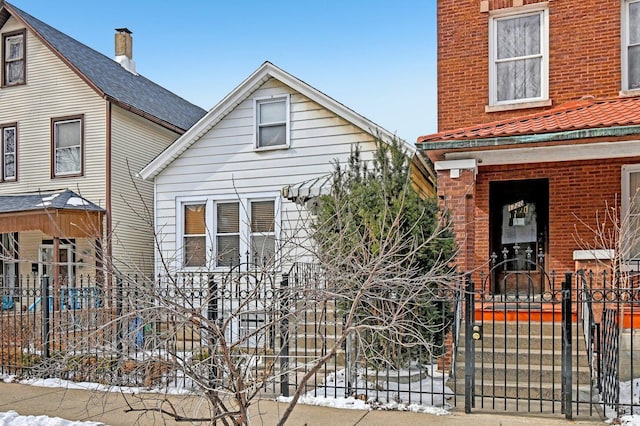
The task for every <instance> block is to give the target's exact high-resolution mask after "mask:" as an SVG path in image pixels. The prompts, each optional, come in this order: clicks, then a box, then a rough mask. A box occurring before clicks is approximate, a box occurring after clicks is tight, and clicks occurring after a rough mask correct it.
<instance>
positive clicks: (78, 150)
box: [51, 116, 84, 177]
mask: <svg viewBox="0 0 640 426" xmlns="http://www.w3.org/2000/svg"><path fill="white" fill-rule="evenodd" d="M83 121H84V118H83V117H82V116H77V117H65V118H58V119H52V120H51V123H52V124H51V126H52V141H51V145H52V149H51V152H52V159H51V163H52V177H60V176H79V175H82V169H83V158H82V156H83V145H84V124H83Z"/></svg>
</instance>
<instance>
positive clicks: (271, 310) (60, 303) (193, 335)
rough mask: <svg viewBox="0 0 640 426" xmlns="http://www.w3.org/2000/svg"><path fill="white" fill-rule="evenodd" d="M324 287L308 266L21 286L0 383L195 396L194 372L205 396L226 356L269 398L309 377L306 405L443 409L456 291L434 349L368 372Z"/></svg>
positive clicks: (444, 299) (34, 281)
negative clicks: (336, 401)
mask: <svg viewBox="0 0 640 426" xmlns="http://www.w3.org/2000/svg"><path fill="white" fill-rule="evenodd" d="M325 280H326V277H325V275H324V274H323V273H322V271H320V270H319V269H318V268H317V267H316V266H315V265H312V264H296V265H294V267H293V268H292V269H291V270H290V271H288V273H285V274H280V273H278V272H276V271H272V270H271V271H269V270H266V269H263V268H260V267H257V266H256V267H251V266H250V265H240V266H236V267H234V268H231V269H229V270H225V271H213V272H201V273H200V272H199V273H179V274H172V275H162V276H158V277H155V278H153V279H150V278H145V277H142V276H128V275H127V276H125V275H119V276H116V275H114V276H110V277H104V278H101V279H99V280H96V279H95V278H94V277H77V280H76V282H74V283H72V285H61V284H58V283H56V282H53V281H52V280H50V279H49V278H47V277H36V276H29V277H20V278H19V279H17V280H16V281H15V282H12V283H11V286H2V287H0V293H1V294H2V295H3V307H2V311H1V312H0V330H2V337H1V338H0V373H2V374H5V375H7V374H15V375H19V376H37V377H59V378H63V379H69V380H82V381H94V382H99V383H105V384H110V385H130V386H146V387H154V386H174V387H180V388H188V389H195V388H198V386H200V388H202V385H203V383H196V380H194V375H195V376H197V373H198V371H203V372H204V373H200V377H199V378H200V379H201V378H202V377H203V374H204V377H207V375H208V376H209V379H210V384H211V385H212V386H215V385H219V384H220V383H221V382H220V381H218V382H216V380H224V377H225V374H227V373H225V372H224V371H220V369H222V370H223V368H222V367H219V366H220V365H221V364H215V363H214V362H213V361H212V360H215V359H216V357H218V356H225V354H228V355H229V356H232V357H235V359H236V361H237V362H236V364H235V365H237V366H239V367H238V368H241V369H242V371H243V374H246V377H252V378H255V383H256V385H257V386H259V387H260V388H261V389H262V391H264V392H267V393H268V394H271V395H278V394H282V395H288V394H290V393H292V392H293V390H294V389H295V388H296V387H297V386H298V385H300V383H301V381H300V380H301V378H302V377H303V376H304V375H305V374H311V376H312V377H311V380H309V382H308V383H307V385H306V386H305V389H304V391H305V393H308V395H309V396H312V395H313V396H318V397H321V396H341V397H344V396H355V397H359V398H363V399H366V400H369V401H371V402H372V403H378V402H379V403H384V402H388V403H399V402H404V403H418V404H427V405H443V404H446V403H447V402H448V401H449V398H451V396H452V395H451V392H450V391H449V390H448V388H447V386H446V383H445V381H446V375H444V374H442V373H439V372H438V371H437V370H438V367H437V362H438V357H439V356H440V355H442V354H444V353H445V352H446V351H445V342H449V341H450V339H451V327H449V326H448V325H450V324H451V323H452V322H453V320H454V316H455V315H454V311H457V310H459V308H460V307H461V305H460V304H457V305H456V304H454V303H452V302H453V301H454V300H455V299H456V298H457V297H460V292H459V291H456V289H443V291H442V292H439V293H434V294H433V295H432V296H430V297H431V298H432V300H431V302H432V303H434V304H440V306H441V308H442V309H439V310H438V311H437V312H438V315H441V318H440V320H441V322H442V323H443V324H445V325H446V326H444V327H442V329H441V330H442V331H441V334H440V335H437V336H434V347H437V348H438V349H437V350H434V347H432V348H424V349H416V351H415V360H414V361H413V362H408V363H407V364H406V365H404V366H403V368H391V367H386V366H382V365H377V366H373V365H371V364H370V363H368V362H367V360H366V357H362V356H361V355H362V353H361V352H359V349H360V348H358V347H357V345H356V344H355V340H353V339H352V337H353V336H346V338H343V317H342V312H341V310H340V309H339V308H338V305H339V301H338V300H337V299H336V298H327V297H321V298H320V297H318V294H319V293H318V292H317V291H316V292H314V291H309V289H317V288H322V287H323V286H324V285H325V282H326V281H325ZM5 296H6V297H5ZM456 306H457V308H456ZM214 325H215V327H214ZM338 341H340V342H342V343H340V344H339V345H338V348H337V351H335V353H334V354H333V355H331V356H329V357H328V358H327V360H326V362H324V363H323V364H322V368H319V369H315V368H314V367H315V366H316V364H317V363H318V362H319V360H320V359H322V358H323V357H326V356H327V355H330V353H329V352H330V351H331V348H332V347H333V345H334V344H335V343H336V342H338ZM223 345H226V346H225V348H226V349H229V350H228V352H224V351H223V350H222V346H223ZM214 364H215V365H214ZM310 372H312V373H310Z"/></svg>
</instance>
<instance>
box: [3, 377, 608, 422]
mask: <svg viewBox="0 0 640 426" xmlns="http://www.w3.org/2000/svg"><path fill="white" fill-rule="evenodd" d="M128 404H130V405H131V406H132V407H134V408H142V407H147V408H153V409H165V410H171V409H172V406H173V407H175V408H176V410H178V411H179V412H180V413H181V414H185V415H193V416H197V413H198V412H200V413H205V412H206V406H205V405H206V404H205V403H204V401H203V400H202V398H196V397H193V396H173V395H171V396H168V397H167V401H165V402H164V403H160V402H159V401H158V395H157V394H142V395H122V394H119V393H104V392H97V391H84V390H75V389H60V388H43V387H36V386H27V385H20V384H13V383H2V382H0V412H2V411H9V410H14V411H17V412H18V413H20V414H22V415H47V416H51V417H62V418H65V419H68V420H85V421H86V420H92V421H96V422H103V423H105V424H107V425H111V426H131V425H140V426H147V425H168V426H177V425H183V426H184V425H189V424H196V425H204V424H207V423H206V422H176V421H174V420H171V419H170V418H169V417H167V416H163V415H162V414H161V413H159V412H157V411H151V412H146V413H144V412H137V411H130V412H126V410H127V408H128ZM285 408H286V406H285V404H279V403H276V402H274V401H268V400H261V401H258V402H257V403H256V404H255V406H252V409H251V424H252V425H261V426H262V425H264V426H269V425H275V424H276V422H277V420H278V418H279V416H280V414H281V413H282V412H283V411H284V409H285ZM287 424H289V425H295V426H298V425H300V426H303V425H306V426H314V425H339V426H340V425H344V426H355V425H357V426H374V425H375V426H394V425H397V426H402V425H411V426H417V425H423V424H434V425H435V424H437V425H474V426H482V425H492V426H493V425H505V426H506V425H524V424H526V425H602V424H603V423H602V422H596V421H567V420H564V418H563V417H562V416H561V415H554V416H535V415H526V416H523V415H520V416H513V415H505V414H501V413H486V412H485V413H474V414H469V415H466V414H464V413H460V412H456V411H454V412H453V413H452V414H451V415H449V416H435V415H430V414H421V413H409V412H397V411H377V410H376V411H360V410H339V409H335V408H324V407H313V406H308V405H298V406H297V407H296V408H295V409H294V411H293V414H292V416H291V417H290V419H289V422H288V423H287Z"/></svg>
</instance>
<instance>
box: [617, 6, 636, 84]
mask: <svg viewBox="0 0 640 426" xmlns="http://www.w3.org/2000/svg"><path fill="white" fill-rule="evenodd" d="M621 33H622V90H635V89H640V0H627V1H625V2H624V3H623V12H622V31H621Z"/></svg>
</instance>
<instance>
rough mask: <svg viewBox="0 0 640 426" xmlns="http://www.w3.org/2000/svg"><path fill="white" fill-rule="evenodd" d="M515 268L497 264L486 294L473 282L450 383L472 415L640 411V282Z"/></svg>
mask: <svg viewBox="0 0 640 426" xmlns="http://www.w3.org/2000/svg"><path fill="white" fill-rule="evenodd" d="M521 260H522V259H520V261H521ZM511 261H512V260H510V259H509V260H504V261H502V262H499V263H494V266H493V268H492V269H491V270H490V271H489V272H488V273H486V274H483V275H480V281H479V282H480V285H476V284H475V282H474V281H473V280H472V278H471V275H467V278H466V284H465V286H466V291H465V311H464V316H463V318H462V319H463V326H462V336H463V337H464V338H462V336H461V338H460V340H461V342H460V344H458V348H457V349H456V353H455V355H456V356H455V358H456V359H457V364H455V366H454V367H453V368H452V372H451V375H452V378H451V380H450V385H451V387H452V388H453V389H454V393H455V394H456V395H458V396H464V409H465V411H466V412H472V411H473V410H475V409H484V410H487V409H488V410H504V411H512V412H523V411H526V412H540V413H550V414H553V413H557V414H563V415H564V416H565V417H566V418H567V419H572V418H576V417H580V418H584V417H593V418H602V417H609V418H612V417H618V416H620V415H623V414H631V413H638V412H640V401H639V400H638V399H639V397H638V396H637V394H638V393H640V380H638V379H636V378H637V377H640V352H639V349H640V337H637V336H636V334H637V333H636V332H637V329H636V328H637V327H638V326H639V325H640V275H636V274H634V273H625V274H611V273H610V272H600V273H596V272H586V271H579V272H578V273H575V274H573V273H566V274H564V275H562V276H558V275H556V274H555V273H550V274H547V273H546V272H545V271H544V269H543V268H542V267H541V266H539V265H538V264H536V263H535V262H533V261H531V262H530V267H529V268H527V269H524V270H523V269H519V270H513V269H512V270H510V269H509V268H508V266H509V262H511ZM496 280H500V282H499V283H498V284H497V285H496ZM495 289H502V290H503V291H500V292H497V291H495ZM504 289H511V290H510V291H509V290H507V291H504ZM532 289H533V291H532Z"/></svg>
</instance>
